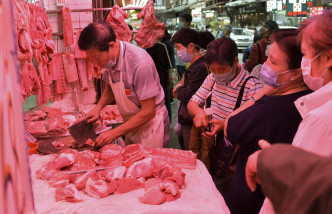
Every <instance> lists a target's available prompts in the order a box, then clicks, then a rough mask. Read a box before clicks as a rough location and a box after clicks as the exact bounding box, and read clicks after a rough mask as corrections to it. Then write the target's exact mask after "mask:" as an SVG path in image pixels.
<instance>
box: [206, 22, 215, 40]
mask: <svg viewBox="0 0 332 214" xmlns="http://www.w3.org/2000/svg"><path fill="white" fill-rule="evenodd" d="M205 29H206V31H208V32H210V33H211V34H212V35H213V37H214V38H215V39H216V38H217V35H216V33H215V32H214V31H213V29H212V27H211V25H206V26H205Z"/></svg>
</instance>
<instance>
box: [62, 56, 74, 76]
mask: <svg viewBox="0 0 332 214" xmlns="http://www.w3.org/2000/svg"><path fill="white" fill-rule="evenodd" d="M62 63H63V68H64V70H65V76H66V81H67V82H75V81H77V80H78V74H77V67H76V62H75V57H74V54H73V53H71V52H66V53H63V54H62Z"/></svg>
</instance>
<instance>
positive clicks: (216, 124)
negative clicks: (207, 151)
mask: <svg viewBox="0 0 332 214" xmlns="http://www.w3.org/2000/svg"><path fill="white" fill-rule="evenodd" d="M224 122H225V121H224V120H216V119H212V120H210V123H212V130H211V132H204V133H202V135H203V136H204V137H207V138H211V137H214V136H215V135H216V133H217V132H219V131H221V130H223V129H224Z"/></svg>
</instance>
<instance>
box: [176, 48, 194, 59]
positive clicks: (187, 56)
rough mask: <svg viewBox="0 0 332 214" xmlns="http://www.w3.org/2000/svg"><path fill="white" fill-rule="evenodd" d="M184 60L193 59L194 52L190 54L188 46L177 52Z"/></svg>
mask: <svg viewBox="0 0 332 214" xmlns="http://www.w3.org/2000/svg"><path fill="white" fill-rule="evenodd" d="M176 54H177V55H178V57H179V59H180V60H181V61H182V62H190V61H191V60H192V59H193V55H192V54H188V53H187V50H186V48H184V49H182V50H179V51H177V52H176Z"/></svg>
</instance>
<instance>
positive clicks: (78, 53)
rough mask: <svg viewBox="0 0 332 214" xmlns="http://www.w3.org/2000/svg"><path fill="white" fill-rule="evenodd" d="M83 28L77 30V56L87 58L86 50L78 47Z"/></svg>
mask: <svg viewBox="0 0 332 214" xmlns="http://www.w3.org/2000/svg"><path fill="white" fill-rule="evenodd" d="M82 30H83V28H80V29H77V31H76V47H75V58H80V59H82V58H84V59H86V57H87V56H86V53H85V51H81V50H80V48H79V47H78V39H79V38H80V35H81V32H82Z"/></svg>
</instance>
